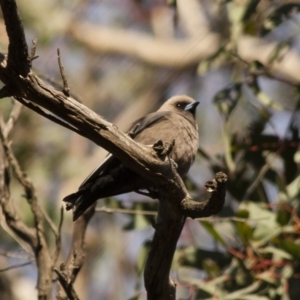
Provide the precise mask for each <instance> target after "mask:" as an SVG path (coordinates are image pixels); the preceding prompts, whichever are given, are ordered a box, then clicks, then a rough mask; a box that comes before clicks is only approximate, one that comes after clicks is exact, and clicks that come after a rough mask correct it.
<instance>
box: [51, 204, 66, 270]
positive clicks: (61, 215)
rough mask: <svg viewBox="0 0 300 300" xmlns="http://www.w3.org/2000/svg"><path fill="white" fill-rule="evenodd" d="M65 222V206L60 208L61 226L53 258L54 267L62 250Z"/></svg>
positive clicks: (59, 225)
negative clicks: (62, 232)
mask: <svg viewBox="0 0 300 300" xmlns="http://www.w3.org/2000/svg"><path fill="white" fill-rule="evenodd" d="M63 222H64V208H63V206H62V207H61V208H60V220H59V224H58V228H57V232H56V234H55V244H56V247H55V252H54V254H53V256H52V264H53V266H55V265H56V263H57V259H58V256H59V253H60V250H61V229H62V225H63Z"/></svg>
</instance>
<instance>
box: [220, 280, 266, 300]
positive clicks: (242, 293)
mask: <svg viewBox="0 0 300 300" xmlns="http://www.w3.org/2000/svg"><path fill="white" fill-rule="evenodd" d="M260 286H261V283H260V282H259V281H255V282H254V283H252V284H251V285H249V286H247V287H246V288H243V289H240V290H238V291H235V292H233V293H230V294H228V295H226V296H225V297H224V298H223V299H224V300H242V299H247V298H244V297H248V296H249V294H250V293H253V292H255V291H256V290H258V289H259V288H260ZM248 299H249V298H248ZM256 299H257V298H256Z"/></svg>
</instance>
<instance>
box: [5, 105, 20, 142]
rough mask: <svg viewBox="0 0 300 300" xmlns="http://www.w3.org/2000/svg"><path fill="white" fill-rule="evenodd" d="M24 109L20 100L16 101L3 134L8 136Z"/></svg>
mask: <svg viewBox="0 0 300 300" xmlns="http://www.w3.org/2000/svg"><path fill="white" fill-rule="evenodd" d="M21 110H22V104H21V103H20V102H18V101H14V106H13V109H12V111H11V113H10V116H9V119H8V121H7V122H6V126H5V127H4V129H3V135H4V136H5V138H7V137H8V136H9V134H10V132H11V130H12V129H13V127H14V125H15V123H16V121H17V119H18V117H19V115H20V113H21Z"/></svg>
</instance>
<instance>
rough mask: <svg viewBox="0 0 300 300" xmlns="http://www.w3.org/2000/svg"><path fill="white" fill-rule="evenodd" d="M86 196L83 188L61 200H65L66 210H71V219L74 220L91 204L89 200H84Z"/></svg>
mask: <svg viewBox="0 0 300 300" xmlns="http://www.w3.org/2000/svg"><path fill="white" fill-rule="evenodd" d="M86 198H87V195H85V193H84V191H83V190H79V191H77V192H76V193H73V194H70V195H68V196H66V197H65V198H63V201H64V202H66V210H70V209H72V210H73V221H76V220H77V219H78V218H79V217H80V216H81V215H82V214H83V213H84V212H85V211H86V209H87V208H88V207H89V206H90V205H91V203H90V201H86ZM84 199H85V200H84Z"/></svg>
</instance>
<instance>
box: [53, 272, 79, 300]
mask: <svg viewBox="0 0 300 300" xmlns="http://www.w3.org/2000/svg"><path fill="white" fill-rule="evenodd" d="M54 272H55V273H56V275H57V277H58V280H59V283H60V284H61V286H62V287H63V289H64V291H65V293H66V295H67V297H68V298H67V299H68V300H79V298H78V296H77V294H76V292H75V290H74V288H73V285H70V284H69V282H68V278H67V277H66V275H65V274H64V272H62V271H61V270H58V269H56V268H55V269H54ZM57 299H59V300H61V299H65V298H64V297H63V298H60V296H58V297H57Z"/></svg>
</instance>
